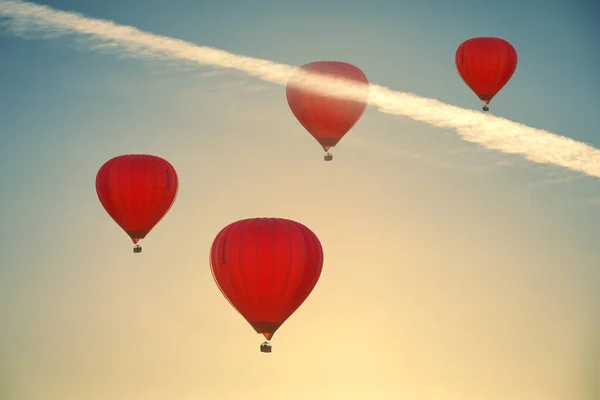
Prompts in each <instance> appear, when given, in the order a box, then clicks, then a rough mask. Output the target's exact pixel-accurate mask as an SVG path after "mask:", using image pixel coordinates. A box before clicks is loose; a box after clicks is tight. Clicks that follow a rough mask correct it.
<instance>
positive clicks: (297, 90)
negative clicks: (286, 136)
mask: <svg viewBox="0 0 600 400" xmlns="http://www.w3.org/2000/svg"><path fill="white" fill-rule="evenodd" d="M299 70H300V71H304V72H310V73H315V74H319V75H326V76H332V77H335V78H345V79H348V80H350V81H352V82H353V83H357V82H358V83H362V84H364V88H365V89H364V97H363V98H362V99H361V100H360V101H356V100H346V99H343V98H335V97H331V96H326V95H322V94H320V93H316V92H314V91H311V90H309V89H305V88H302V87H301V83H300V81H299V79H298V76H297V75H292V77H291V78H290V79H289V81H288V83H287V87H286V95H287V101H288V104H289V106H290V109H291V110H292V113H293V114H294V116H296V119H298V122H300V124H301V125H302V126H303V127H304V129H306V130H307V131H308V133H310V134H311V135H312V136H313V137H314V138H315V139H316V140H317V141H318V142H319V144H320V145H321V146H323V149H324V150H325V151H326V152H327V153H326V155H325V161H331V160H332V159H333V156H332V155H331V154H330V153H329V149H330V148H332V147H334V146H335V145H336V144H337V143H338V142H339V141H340V139H341V138H342V137H343V136H344V135H345V134H346V133H347V132H348V131H349V130H350V129H351V128H352V127H353V126H354V124H356V122H358V120H359V119H360V117H361V116H362V114H363V113H364V111H365V108H366V107H367V101H368V97H369V81H368V80H367V77H366V76H365V74H364V73H363V72H362V71H361V70H360V69H359V68H358V67H355V66H354V65H352V64H348V63H345V62H339V61H317V62H313V63H309V64H306V65H303V66H302V67H300V68H299Z"/></svg>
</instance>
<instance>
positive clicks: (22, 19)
mask: <svg viewBox="0 0 600 400" xmlns="http://www.w3.org/2000/svg"><path fill="white" fill-rule="evenodd" d="M0 17H3V19H4V21H3V24H2V25H3V27H4V28H5V29H6V30H7V31H8V32H10V33H12V34H13V35H17V36H20V37H24V38H41V39H56V38H59V37H62V36H67V35H70V36H71V37H72V38H73V39H75V41H76V43H78V44H79V45H82V44H85V45H86V47H87V48H89V49H92V50H95V51H103V52H113V53H117V54H118V55H119V56H121V57H135V58H142V59H148V60H160V61H167V62H171V63H173V62H177V63H183V64H184V65H188V66H189V65H203V66H211V67H213V68H226V69H233V70H237V71H240V72H244V73H246V74H248V75H250V76H253V77H255V78H258V79H261V80H263V81H265V82H270V83H275V84H280V85H284V84H286V82H287V79H288V77H289V76H290V74H291V73H292V72H293V71H294V69H295V67H293V66H290V65H285V64H279V63H275V62H272V61H269V60H263V59H258V58H252V57H246V56H242V55H236V54H232V53H228V52H226V51H223V50H219V49H215V48H211V47H204V46H196V45H194V44H192V43H189V42H185V41H183V40H178V39H173V38H169V37H165V36H160V35H154V34H151V33H146V32H143V31H140V30H138V29H136V28H134V27H130V26H123V25H117V24H115V23H113V22H111V21H106V20H100V19H92V18H87V17H85V16H84V15H81V14H78V13H72V12H65V11H58V10H55V9H52V8H51V7H48V6H42V5H38V4H35V3H28V2H24V1H18V0H0ZM304 84H305V85H306V86H307V87H310V88H311V90H315V91H317V92H322V93H323V92H325V93H328V94H329V95H332V96H336V97H346V98H356V96H358V95H359V91H358V90H357V88H355V87H354V86H353V85H351V84H348V83H346V82H343V81H340V80H336V79H326V78H323V77H318V76H311V75H308V74H307V75H305V76H304ZM369 103H370V105H371V106H373V107H376V108H377V109H378V110H379V111H380V112H383V113H387V114H393V115H399V116H404V117H408V118H411V119H413V120H416V121H421V122H424V123H427V124H429V125H433V126H436V127H440V128H449V129H454V130H456V132H457V133H458V135H459V136H460V137H461V138H462V139H463V140H466V141H469V142H473V143H477V144H479V145H481V146H483V147H485V148H487V149H490V150H498V151H501V152H504V153H507V154H518V155H521V156H523V157H525V158H526V159H528V160H530V161H533V162H537V163H542V164H554V165H557V166H561V167H564V168H568V169H571V170H574V171H578V172H582V173H584V174H586V175H589V176H594V177H600V150H598V149H595V148H594V147H591V146H589V145H587V144H584V143H580V142H577V141H575V140H572V139H569V138H566V137H562V136H559V135H556V134H554V133H551V132H548V131H545V130H542V129H536V128H532V127H529V126H526V125H523V124H520V123H517V122H513V121H510V120H507V119H504V118H499V117H495V116H492V115H489V114H484V113H481V112H479V111H472V110H466V109H462V108H459V107H455V106H452V105H449V104H445V103H442V102H440V101H438V100H435V99H429V98H424V97H420V96H417V95H414V94H412V93H404V92H397V91H393V90H391V89H388V88H385V87H383V86H379V85H371V91H370V96H369Z"/></svg>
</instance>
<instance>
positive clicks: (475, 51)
mask: <svg viewBox="0 0 600 400" xmlns="http://www.w3.org/2000/svg"><path fill="white" fill-rule="evenodd" d="M455 61H456V68H457V70H458V73H459V75H460V76H461V78H462V79H463V81H464V82H465V83H466V84H467V86H469V88H471V90H472V91H473V92H475V94H476V95H477V96H478V97H479V98H480V99H481V100H482V101H483V102H484V103H485V104H489V102H490V101H491V100H492V98H493V97H494V96H495V95H496V94H498V92H499V91H500V90H501V89H502V88H503V87H504V85H506V83H507V82H508V81H509V80H510V78H511V77H512V75H513V73H514V72H515V69H516V68H517V62H518V57H517V52H516V50H515V49H514V47H513V46H512V45H511V44H510V43H509V42H507V41H506V40H504V39H500V38H493V37H478V38H472V39H468V40H466V41H465V42H463V43H462V44H461V45H460V46H458V49H457V50H456V56H455Z"/></svg>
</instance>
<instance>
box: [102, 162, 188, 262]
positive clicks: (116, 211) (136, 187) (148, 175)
mask: <svg viewBox="0 0 600 400" xmlns="http://www.w3.org/2000/svg"><path fill="white" fill-rule="evenodd" d="M178 186H179V181H178V178H177V173H176V172H175V169H174V168H173V166H172V165H171V164H170V163H169V162H168V161H166V160H164V159H162V158H160V157H157V156H151V155H145V154H128V155H122V156H118V157H114V158H112V159H110V160H108V161H107V162H106V163H105V164H104V165H103V166H102V167H100V170H99V171H98V174H97V175H96V193H97V194H98V199H99V200H100V203H101V204H102V206H103V207H104V209H105V210H106V212H107V213H108V215H110V216H111V218H112V219H113V220H114V221H115V222H116V223H117V224H118V225H119V226H120V227H121V228H122V229H123V230H124V231H125V233H127V235H129V237H130V238H131V240H133V243H134V244H135V246H134V248H133V252H134V253H140V252H141V251H142V247H141V246H140V245H139V244H138V242H139V241H140V240H141V239H144V238H145V237H146V235H148V233H149V232H150V231H151V230H152V228H154V226H155V225H156V224H157V223H158V222H159V221H160V220H161V219H162V218H163V217H164V216H165V214H166V213H167V211H169V209H170V208H171V206H172V205H173V202H174V201H175V198H176V197H177V190H178Z"/></svg>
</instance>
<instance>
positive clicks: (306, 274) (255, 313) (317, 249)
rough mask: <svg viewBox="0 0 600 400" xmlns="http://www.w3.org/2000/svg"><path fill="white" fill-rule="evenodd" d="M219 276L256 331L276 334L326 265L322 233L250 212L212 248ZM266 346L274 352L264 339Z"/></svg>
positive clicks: (215, 272) (229, 297) (226, 293)
mask: <svg viewBox="0 0 600 400" xmlns="http://www.w3.org/2000/svg"><path fill="white" fill-rule="evenodd" d="M210 266H211V270H212V274H213V278H214V279H215V282H216V283H217V285H218V286H219V289H221V292H222V293H223V295H224V296H225V298H227V300H229V302H230V303H231V305H232V306H233V307H234V308H235V309H236V310H237V311H238V312H239V313H240V314H242V316H243V317H244V318H245V319H246V321H248V322H249V323H250V325H251V326H252V327H253V328H254V330H256V332H257V333H260V334H263V335H264V337H265V338H267V340H271V338H272V337H273V334H274V333H275V331H277V329H278V328H279V327H280V326H281V325H282V324H283V323H284V322H285V321H286V320H287V319H288V318H289V317H290V316H291V315H292V314H293V313H294V311H296V309H297V308H298V307H300V305H301V304H302V303H303V302H304V300H306V298H307V297H308V295H309V294H310V293H311V291H312V290H313V288H314V287H315V285H316V284H317V281H318V280H319V276H320V275H321V269H322V267H323V249H322V247H321V243H320V242H319V239H318V238H317V236H316V235H315V234H314V233H313V232H312V231H311V230H310V229H308V228H307V227H306V226H304V225H302V224H301V223H299V222H295V221H291V220H288V219H282V218H250V219H244V220H241V221H237V222H234V223H232V224H229V225H228V226H226V227H225V228H223V229H222V230H221V232H219V234H218V235H217V236H216V238H215V240H214V242H213V244H212V247H211V249H210ZM261 351H262V352H267V353H270V352H271V345H270V344H269V343H268V342H264V343H263V344H262V345H261Z"/></svg>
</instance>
